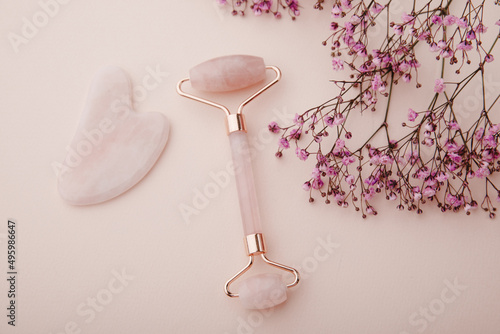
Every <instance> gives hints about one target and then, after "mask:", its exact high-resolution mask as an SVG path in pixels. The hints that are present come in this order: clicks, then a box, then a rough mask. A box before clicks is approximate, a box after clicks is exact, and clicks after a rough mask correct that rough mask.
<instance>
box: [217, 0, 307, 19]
mask: <svg viewBox="0 0 500 334" xmlns="http://www.w3.org/2000/svg"><path fill="white" fill-rule="evenodd" d="M217 2H218V3H219V5H221V6H226V5H229V3H228V1H227V0H217ZM230 2H231V6H232V8H233V10H232V12H231V13H232V14H233V15H238V14H239V15H245V12H246V10H247V9H248V8H250V10H252V12H253V13H254V15H256V16H260V15H262V14H263V13H265V14H273V15H274V17H275V18H277V19H279V18H281V12H280V9H283V10H287V11H288V14H289V15H290V16H291V17H292V20H295V17H296V16H299V15H300V10H299V2H298V0H274V1H273V0H253V1H252V0H251V1H248V0H231V1H230Z"/></svg>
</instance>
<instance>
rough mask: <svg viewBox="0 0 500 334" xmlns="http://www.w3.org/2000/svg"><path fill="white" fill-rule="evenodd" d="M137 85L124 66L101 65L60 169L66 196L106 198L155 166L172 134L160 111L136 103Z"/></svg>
mask: <svg viewBox="0 0 500 334" xmlns="http://www.w3.org/2000/svg"><path fill="white" fill-rule="evenodd" d="M131 97H132V86H131V83H130V80H129V79H128V76H127V74H126V73H125V72H124V71H123V70H122V69H120V68H118V67H114V66H108V67H105V68H103V69H101V70H100V71H99V72H98V73H97V74H96V76H95V77H94V80H93V82H92V85H91V87H90V91H89V95H88V97H87V102H86V105H85V108H84V110H83V114H82V116H81V119H80V124H79V126H78V129H77V131H76V134H75V136H74V138H73V141H72V142H71V144H70V145H69V147H68V154H67V156H66V159H65V160H64V162H63V164H62V167H61V169H60V171H59V175H58V189H59V193H60V194H61V196H62V198H63V199H64V200H66V201H67V202H69V203H71V204H75V205H87V204H96V203H100V202H104V201H106V200H109V199H111V198H113V197H116V196H118V195H120V194H122V193H123V192H125V191H127V190H128V189H130V188H131V187H132V186H134V185H135V184H136V183H137V182H139V181H140V180H141V179H142V178H143V177H144V176H145V175H146V174H147V173H148V171H149V170H150V169H151V168H152V167H153V165H154V164H155V162H156V160H157V159H158V157H159V156H160V154H161V152H162V151H163V149H164V147H165V144H166V143H167V138H168V132H169V131H168V129H169V126H168V122H167V119H166V118H165V116H164V115H163V114H160V113H157V112H147V113H137V112H135V110H133V109H132V101H131Z"/></svg>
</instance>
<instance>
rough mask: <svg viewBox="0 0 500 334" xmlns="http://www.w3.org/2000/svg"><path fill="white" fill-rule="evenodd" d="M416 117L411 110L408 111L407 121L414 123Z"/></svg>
mask: <svg viewBox="0 0 500 334" xmlns="http://www.w3.org/2000/svg"><path fill="white" fill-rule="evenodd" d="M417 117H418V114H417V113H416V112H415V110H413V109H411V108H410V109H408V120H409V121H410V122H414V121H415V120H416V119H417Z"/></svg>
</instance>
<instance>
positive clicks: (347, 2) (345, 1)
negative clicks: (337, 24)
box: [340, 0, 352, 10]
mask: <svg viewBox="0 0 500 334" xmlns="http://www.w3.org/2000/svg"><path fill="white" fill-rule="evenodd" d="M340 3H341V4H342V7H343V8H344V9H346V10H349V9H351V8H352V4H351V0H340Z"/></svg>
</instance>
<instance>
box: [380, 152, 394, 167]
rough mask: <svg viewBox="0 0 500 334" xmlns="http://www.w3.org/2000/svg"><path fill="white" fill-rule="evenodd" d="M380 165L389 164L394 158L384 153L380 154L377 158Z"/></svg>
mask: <svg viewBox="0 0 500 334" xmlns="http://www.w3.org/2000/svg"><path fill="white" fill-rule="evenodd" d="M379 161H380V163H381V164H382V165H390V164H392V162H393V161H394V159H393V158H392V157H390V156H388V155H386V154H384V155H382V156H381V157H380V159H379Z"/></svg>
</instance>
